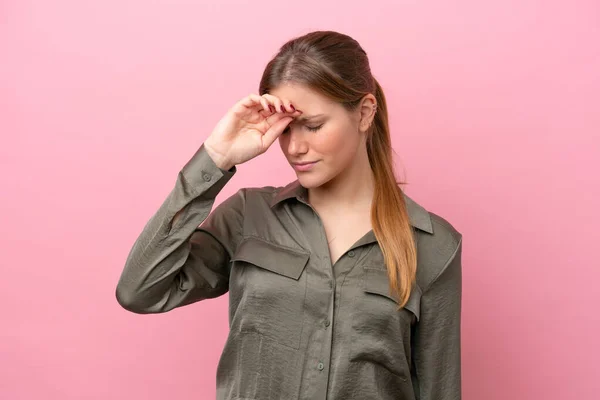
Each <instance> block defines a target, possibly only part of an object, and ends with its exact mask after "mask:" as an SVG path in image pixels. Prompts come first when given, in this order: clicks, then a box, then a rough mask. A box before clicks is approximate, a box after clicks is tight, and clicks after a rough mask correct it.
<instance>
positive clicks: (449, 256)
mask: <svg viewBox="0 0 600 400" xmlns="http://www.w3.org/2000/svg"><path fill="white" fill-rule="evenodd" d="M413 201H414V200H413ZM421 207H422V208H423V210H424V211H425V212H426V213H427V215H428V216H429V220H430V221H431V230H430V232H423V231H417V234H416V235H417V236H416V239H417V281H418V284H419V286H420V287H421V289H422V290H423V291H426V290H427V289H428V288H429V286H431V284H432V283H433V282H434V281H435V280H436V279H437V278H438V277H439V276H440V275H441V274H442V273H443V272H444V271H445V270H446V269H447V268H448V266H450V265H451V264H452V261H453V260H454V259H455V258H456V257H457V255H460V251H461V249H462V233H461V232H460V231H459V230H458V229H457V228H456V227H455V226H454V225H453V224H452V223H451V222H450V221H449V220H448V219H446V218H445V217H443V216H441V215H439V214H436V213H434V212H432V211H429V210H426V209H425V208H424V207H423V206H421ZM458 267H459V268H460V265H459V266H458Z"/></svg>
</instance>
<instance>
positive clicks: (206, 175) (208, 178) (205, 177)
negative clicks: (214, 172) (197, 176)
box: [202, 174, 211, 182]
mask: <svg viewBox="0 0 600 400" xmlns="http://www.w3.org/2000/svg"><path fill="white" fill-rule="evenodd" d="M202 177H203V178H204V180H205V181H206V182H209V181H210V179H211V176H210V175H209V174H204V175H203V176H202Z"/></svg>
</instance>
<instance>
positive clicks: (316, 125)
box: [269, 83, 365, 188]
mask: <svg viewBox="0 0 600 400" xmlns="http://www.w3.org/2000/svg"><path fill="white" fill-rule="evenodd" d="M269 93H270V94H272V95H273V96H276V97H279V98H280V99H281V100H283V101H284V102H286V104H287V102H288V101H289V102H290V103H291V104H292V105H293V106H294V107H295V108H296V109H297V110H300V111H302V115H300V116H299V117H297V118H296V119H294V120H293V121H292V122H290V124H289V125H288V126H287V128H286V130H285V131H283V133H282V134H281V135H280V136H279V145H280V146H281V150H282V151H283V154H284V155H285V157H286V158H287V161H288V162H289V163H290V165H291V166H292V167H293V168H294V170H295V171H296V175H297V176H298V180H299V181H300V184H301V185H302V186H304V187H306V188H313V187H317V186H321V185H323V184H325V183H327V182H329V181H330V180H332V179H333V178H335V177H336V176H337V175H338V174H340V173H341V172H342V171H345V170H347V169H349V167H350V166H351V165H352V163H353V161H354V160H355V158H356V155H357V152H358V151H359V149H360V148H361V147H360V146H361V145H362V146H363V147H364V143H365V134H364V132H361V131H360V130H359V120H360V113H359V112H358V111H357V112H356V113H351V112H349V111H347V110H346V109H345V108H344V107H343V106H342V105H341V104H339V103H336V102H334V101H332V100H329V99H328V98H326V97H324V96H322V95H321V94H319V93H317V92H315V91H313V90H311V89H310V88H308V87H306V86H303V85H299V84H291V83H286V84H282V85H280V86H278V87H276V88H275V89H273V90H271V91H270V92H269ZM303 163H310V164H307V165H301V164H303Z"/></svg>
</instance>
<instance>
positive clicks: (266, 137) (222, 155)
mask: <svg viewBox="0 0 600 400" xmlns="http://www.w3.org/2000/svg"><path fill="white" fill-rule="evenodd" d="M300 114H302V111H300V110H296V109H295V108H294V106H293V105H292V104H290V103H289V102H284V101H282V100H281V99H279V98H278V97H275V96H273V95H270V94H264V95H262V96H259V95H258V94H250V95H248V96H246V97H244V98H243V99H241V100H240V101H238V102H237V103H236V104H235V105H234V106H233V107H232V108H231V109H230V110H229V111H228V112H227V113H226V114H225V115H224V116H223V118H221V120H220V121H219V122H218V123H217V125H216V126H215V128H214V130H213V132H212V133H211V134H210V136H209V137H208V138H207V139H206V140H205V141H204V147H205V149H206V151H207V152H208V154H209V156H210V157H211V158H212V159H213V161H214V162H215V164H217V166H218V167H219V168H221V169H224V170H229V169H231V168H232V167H233V166H234V165H237V164H241V163H244V162H246V161H248V160H250V159H252V158H254V157H256V156H258V155H260V154H263V153H264V152H266V151H267V149H268V148H269V147H270V146H271V145H272V144H273V142H275V139H277V138H278V137H279V135H280V134H281V133H282V132H283V131H284V130H285V128H286V127H287V125H288V124H289V123H290V122H291V121H292V120H293V119H294V118H295V117H297V116H299V115H300Z"/></svg>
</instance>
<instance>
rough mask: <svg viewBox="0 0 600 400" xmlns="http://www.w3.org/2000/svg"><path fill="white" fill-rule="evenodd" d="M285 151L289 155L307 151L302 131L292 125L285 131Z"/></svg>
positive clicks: (297, 154)
mask: <svg viewBox="0 0 600 400" xmlns="http://www.w3.org/2000/svg"><path fill="white" fill-rule="evenodd" d="M286 136H287V140H288V143H287V152H288V154H289V155H291V156H299V155H302V154H305V153H306V152H307V151H308V143H307V141H306V137H305V136H304V133H303V132H302V131H301V130H299V129H296V128H295V127H293V126H290V127H289V131H288V133H287V135H286Z"/></svg>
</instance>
